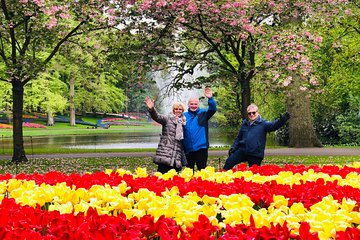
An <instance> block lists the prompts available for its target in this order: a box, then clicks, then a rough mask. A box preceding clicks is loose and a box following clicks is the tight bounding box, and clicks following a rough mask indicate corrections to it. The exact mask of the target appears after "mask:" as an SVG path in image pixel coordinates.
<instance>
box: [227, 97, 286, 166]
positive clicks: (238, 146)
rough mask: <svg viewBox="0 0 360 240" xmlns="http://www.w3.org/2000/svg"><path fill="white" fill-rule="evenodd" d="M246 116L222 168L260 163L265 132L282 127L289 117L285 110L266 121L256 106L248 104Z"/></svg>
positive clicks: (262, 155)
mask: <svg viewBox="0 0 360 240" xmlns="http://www.w3.org/2000/svg"><path fill="white" fill-rule="evenodd" d="M247 113H248V118H247V119H244V120H243V123H242V125H241V128H240V131H239V133H238V136H237V137H236V139H235V141H234V144H233V145H232V146H231V148H230V150H229V157H228V158H227V159H226V162H225V165H224V170H230V169H232V168H233V167H234V166H235V165H236V164H239V163H241V162H248V164H249V167H251V166H252V165H254V164H256V165H259V166H260V165H261V162H262V160H263V159H264V152H265V144H266V134H267V133H268V132H272V131H276V130H277V129H279V128H280V127H282V126H283V125H284V124H285V123H286V121H287V120H289V118H290V114H289V113H288V112H286V113H285V114H283V115H282V116H280V118H279V119H276V120H275V121H273V122H268V121H266V120H264V119H262V118H261V116H260V114H259V112H258V107H257V106H256V105H255V104H250V105H249V106H248V107H247Z"/></svg>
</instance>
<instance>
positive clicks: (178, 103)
mask: <svg viewBox="0 0 360 240" xmlns="http://www.w3.org/2000/svg"><path fill="white" fill-rule="evenodd" d="M175 108H182V110H183V112H184V111H185V105H184V104H183V103H181V102H175V103H174V104H173V105H172V111H174V109H175Z"/></svg>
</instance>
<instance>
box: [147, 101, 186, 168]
mask: <svg viewBox="0 0 360 240" xmlns="http://www.w3.org/2000/svg"><path fill="white" fill-rule="evenodd" d="M149 113H150V116H151V118H152V119H153V120H154V121H156V122H158V123H160V124H161V125H162V132H161V136H160V142H159V144H158V148H157V149H156V155H155V158H154V163H156V164H165V165H168V166H171V167H174V168H181V167H182V162H181V160H182V159H184V158H185V153H184V148H183V144H182V141H181V140H176V139H175V135H176V126H177V124H181V123H178V120H177V117H176V116H175V115H174V114H172V113H170V114H168V115H162V114H158V113H157V112H156V110H155V109H154V108H153V109H149Z"/></svg>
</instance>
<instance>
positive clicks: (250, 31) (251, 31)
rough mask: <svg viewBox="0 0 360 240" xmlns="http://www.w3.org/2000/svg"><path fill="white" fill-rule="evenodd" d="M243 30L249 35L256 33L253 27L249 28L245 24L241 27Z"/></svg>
mask: <svg viewBox="0 0 360 240" xmlns="http://www.w3.org/2000/svg"><path fill="white" fill-rule="evenodd" d="M243 28H244V30H245V31H248V32H249V33H251V34H255V33H256V31H255V29H254V28H253V26H251V25H249V24H245V25H244V26H243Z"/></svg>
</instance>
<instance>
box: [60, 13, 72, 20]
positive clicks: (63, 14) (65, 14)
mask: <svg viewBox="0 0 360 240" xmlns="http://www.w3.org/2000/svg"><path fill="white" fill-rule="evenodd" d="M60 17H61V18H62V19H70V18H71V16H70V15H69V14H67V13H60Z"/></svg>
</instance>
